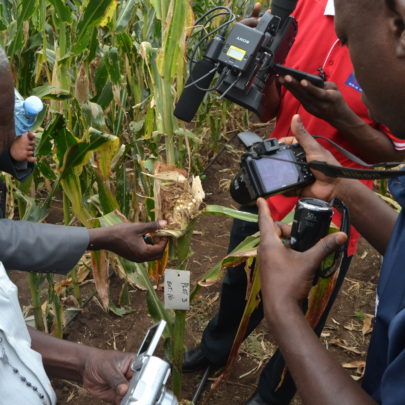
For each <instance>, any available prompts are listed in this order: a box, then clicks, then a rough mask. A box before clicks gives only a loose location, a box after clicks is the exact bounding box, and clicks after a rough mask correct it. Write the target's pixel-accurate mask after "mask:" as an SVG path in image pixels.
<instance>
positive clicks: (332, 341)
mask: <svg viewBox="0 0 405 405" xmlns="http://www.w3.org/2000/svg"><path fill="white" fill-rule="evenodd" d="M329 343H330V344H332V345H335V346H338V347H340V348H342V349H344V350H346V351H348V352H351V353H356V354H363V353H362V352H361V351H360V350H359V349H358V348H357V347H354V346H349V345H348V343H347V342H346V341H345V340H343V339H330V340H329Z"/></svg>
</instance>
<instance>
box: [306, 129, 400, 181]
mask: <svg viewBox="0 0 405 405" xmlns="http://www.w3.org/2000/svg"><path fill="white" fill-rule="evenodd" d="M314 138H317V139H322V140H324V141H327V142H329V143H330V144H331V145H332V146H333V147H334V148H335V149H337V150H338V151H339V152H340V153H342V154H343V155H344V156H346V157H347V158H349V159H350V160H351V161H352V162H354V163H357V164H359V165H362V166H365V167H368V168H370V169H356V168H353V167H344V166H336V165H331V164H329V163H327V162H322V161H319V160H312V161H311V162H309V163H307V165H308V166H309V167H310V168H311V169H315V170H318V171H320V172H321V173H323V174H325V175H326V176H329V177H344V178H347V179H360V180H379V179H387V178H393V177H398V176H404V175H405V171H403V170H375V169H373V168H374V167H395V166H399V165H401V164H403V163H404V162H381V163H374V164H369V163H366V162H364V161H363V160H362V159H360V158H359V157H357V156H355V155H353V153H350V152H349V151H347V150H346V149H344V148H342V147H341V146H340V145H338V144H337V143H335V142H333V141H332V140H330V139H328V138H325V137H323V136H318V135H316V136H314Z"/></svg>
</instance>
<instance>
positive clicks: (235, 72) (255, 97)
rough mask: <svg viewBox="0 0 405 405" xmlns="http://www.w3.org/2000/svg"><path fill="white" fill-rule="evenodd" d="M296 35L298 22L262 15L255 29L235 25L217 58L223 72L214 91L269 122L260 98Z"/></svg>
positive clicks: (291, 19)
mask: <svg viewBox="0 0 405 405" xmlns="http://www.w3.org/2000/svg"><path fill="white" fill-rule="evenodd" d="M296 35H297V22H296V21H295V19H294V18H292V17H288V18H287V20H286V21H285V24H283V25H281V24H280V18H279V17H277V16H275V15H273V14H271V13H265V14H264V15H263V16H262V17H261V19H260V22H259V24H258V25H257V27H256V28H251V27H248V26H246V25H244V24H242V23H236V24H235V25H234V26H233V27H232V30H231V32H230V33H229V35H228V37H227V38H226V41H225V43H224V45H223V47H222V50H221V53H220V55H219V57H218V62H219V64H220V67H221V69H222V72H221V75H220V77H219V80H218V84H217V91H218V92H219V93H221V94H223V95H224V97H225V98H227V99H228V100H230V101H233V102H234V103H236V104H239V105H241V106H242V107H244V108H247V109H248V110H250V111H252V112H254V113H255V114H256V115H257V116H258V117H259V118H260V119H261V120H262V121H268V120H269V119H270V117H269V116H268V109H266V108H265V103H264V100H263V97H265V92H266V87H267V86H270V85H271V82H272V81H273V79H274V77H275V75H276V72H275V70H274V69H275V66H276V65H277V64H282V63H284V60H285V58H286V56H287V54H288V51H289V50H290V48H291V46H292V44H293V43H294V40H295V36H296Z"/></svg>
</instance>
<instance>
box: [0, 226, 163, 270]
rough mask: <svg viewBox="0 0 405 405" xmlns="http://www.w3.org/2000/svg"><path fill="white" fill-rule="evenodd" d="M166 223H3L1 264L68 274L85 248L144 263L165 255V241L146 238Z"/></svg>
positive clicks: (13, 268) (19, 268)
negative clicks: (88, 225)
mask: <svg viewBox="0 0 405 405" xmlns="http://www.w3.org/2000/svg"><path fill="white" fill-rule="evenodd" d="M164 226H165V221H157V222H149V223H125V224H120V225H114V226H109V227H103V228H94V229H90V230H88V229H86V228H83V227H76V226H62V225H51V224H39V223H34V222H27V221H12V220H9V219H2V220H0V246H1V249H0V261H1V262H3V265H4V267H5V268H6V269H8V270H25V271H31V272H39V273H60V274H65V273H66V272H68V271H69V270H71V269H72V268H73V267H74V266H75V265H76V263H77V262H78V261H79V259H80V258H81V256H82V255H83V253H84V251H85V250H86V249H89V250H99V249H106V250H109V251H111V252H113V253H116V254H118V255H120V256H123V257H125V258H126V259H128V260H131V261H136V262H144V261H148V260H155V259H157V258H159V257H161V255H162V254H163V251H164V249H165V246H166V243H167V240H166V238H155V241H154V244H153V245H150V244H147V243H146V242H145V240H144V235H145V234H148V233H151V234H153V233H154V232H156V231H157V230H159V229H161V228H162V227H164Z"/></svg>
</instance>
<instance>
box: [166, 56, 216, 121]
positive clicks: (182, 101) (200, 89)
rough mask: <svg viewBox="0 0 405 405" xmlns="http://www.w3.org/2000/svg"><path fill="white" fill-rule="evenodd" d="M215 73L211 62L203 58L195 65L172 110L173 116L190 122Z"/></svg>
mask: <svg viewBox="0 0 405 405" xmlns="http://www.w3.org/2000/svg"><path fill="white" fill-rule="evenodd" d="M215 73H216V64H215V62H214V61H213V60H211V59H208V58H204V59H202V60H199V61H198V62H196V63H195V65H194V68H193V70H192V73H191V75H190V77H189V79H188V80H187V83H186V86H185V88H184V90H183V93H182V94H181V96H180V98H179V101H178V102H177V104H176V108H175V109H174V116H175V117H177V118H179V119H181V120H182V121H186V122H190V121H191V120H192V119H193V117H194V115H195V114H196V112H197V110H198V107H199V106H200V104H201V102H202V100H203V98H204V96H205V93H206V91H205V90H204V89H206V88H208V87H209V86H210V84H211V82H212V79H213V78H214V75H215Z"/></svg>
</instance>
